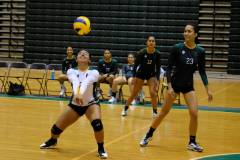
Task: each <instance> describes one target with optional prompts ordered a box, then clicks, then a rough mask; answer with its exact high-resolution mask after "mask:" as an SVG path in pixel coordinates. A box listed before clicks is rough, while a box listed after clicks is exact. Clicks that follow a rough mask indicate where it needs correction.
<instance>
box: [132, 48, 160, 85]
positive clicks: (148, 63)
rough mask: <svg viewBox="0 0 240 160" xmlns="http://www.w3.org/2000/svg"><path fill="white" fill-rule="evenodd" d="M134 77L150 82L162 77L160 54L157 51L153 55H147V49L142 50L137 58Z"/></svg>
mask: <svg viewBox="0 0 240 160" xmlns="http://www.w3.org/2000/svg"><path fill="white" fill-rule="evenodd" d="M135 57H136V60H135V64H134V76H135V77H137V78H140V79H142V80H149V79H150V78H151V77H156V78H157V79H158V80H159V76H160V66H161V62H160V52H159V51H158V50H157V49H155V52H154V53H152V54H149V53H147V48H144V49H141V50H140V51H139V52H138V53H137V55H136V56H135Z"/></svg>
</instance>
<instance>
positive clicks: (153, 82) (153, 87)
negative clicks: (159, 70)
mask: <svg viewBox="0 0 240 160" xmlns="http://www.w3.org/2000/svg"><path fill="white" fill-rule="evenodd" d="M147 84H148V88H149V93H150V96H151V103H152V108H153V117H156V116H157V105H158V104H157V103H158V101H157V92H158V90H157V89H158V85H159V84H158V80H157V78H156V77H151V78H150V79H149V80H148V81H147Z"/></svg>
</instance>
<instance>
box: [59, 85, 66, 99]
mask: <svg viewBox="0 0 240 160" xmlns="http://www.w3.org/2000/svg"><path fill="white" fill-rule="evenodd" d="M66 90H67V89H66V87H64V86H62V87H61V91H60V94H59V96H60V97H64V96H65V95H66Z"/></svg>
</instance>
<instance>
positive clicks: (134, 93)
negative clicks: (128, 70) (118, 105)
mask: <svg viewBox="0 0 240 160" xmlns="http://www.w3.org/2000/svg"><path fill="white" fill-rule="evenodd" d="M133 83H134V86H133V91H132V93H131V95H130V97H129V98H128V100H127V102H126V104H125V107H124V109H123V111H122V113H121V115H122V116H126V115H127V110H128V108H129V105H130V104H131V103H132V101H133V100H134V99H135V97H136V96H137V95H138V92H139V91H140V90H141V88H142V86H143V84H144V80H142V79H140V78H137V77H135V78H134V82H133Z"/></svg>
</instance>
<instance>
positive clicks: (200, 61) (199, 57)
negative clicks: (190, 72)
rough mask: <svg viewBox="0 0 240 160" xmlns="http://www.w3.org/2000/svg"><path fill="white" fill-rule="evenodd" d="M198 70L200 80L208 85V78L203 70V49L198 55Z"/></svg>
mask: <svg viewBox="0 0 240 160" xmlns="http://www.w3.org/2000/svg"><path fill="white" fill-rule="evenodd" d="M198 71H199V74H200V76H201V79H202V82H203V84H204V85H205V86H207V85H208V78H207V74H206V70H205V50H204V49H202V52H201V53H200V54H199V55H198Z"/></svg>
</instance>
